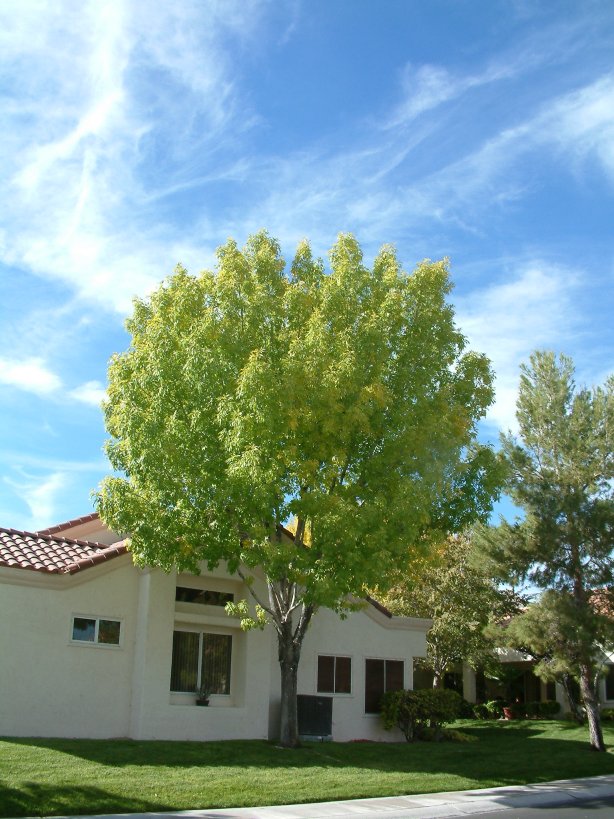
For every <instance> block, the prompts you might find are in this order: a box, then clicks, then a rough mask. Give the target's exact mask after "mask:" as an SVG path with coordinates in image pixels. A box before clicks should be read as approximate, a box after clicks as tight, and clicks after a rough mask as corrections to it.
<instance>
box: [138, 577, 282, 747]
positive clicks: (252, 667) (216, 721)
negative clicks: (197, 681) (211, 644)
mask: <svg viewBox="0 0 614 819" xmlns="http://www.w3.org/2000/svg"><path fill="white" fill-rule="evenodd" d="M216 581H217V584H216ZM256 582H258V581H256ZM177 583H178V581H177V576H176V575H175V574H174V573H173V574H169V575H165V574H163V573H162V572H158V571H150V572H148V573H146V574H144V575H143V577H142V579H141V611H140V624H139V625H140V630H141V633H142V635H143V639H142V641H141V644H140V646H139V651H138V653H137V654H136V656H135V675H134V696H133V713H132V722H131V728H130V735H131V736H133V737H135V738H138V739H161V738H164V739H186V740H216V739H241V738H243V739H245V738H250V739H258V738H260V739H264V738H266V737H267V734H268V692H269V688H270V667H271V663H270V656H269V655H270V650H271V641H270V635H269V633H268V631H266V632H260V631H253V632H249V633H244V632H242V631H241V629H240V627H239V622H238V620H237V619H234V618H230V617H228V615H226V613H225V612H224V610H223V609H221V610H218V611H215V610H213V607H210V606H206V607H200V606H197V605H194V604H181V603H179V604H176V603H175V587H176V585H177ZM186 584H187V585H193V586H195V587H200V588H215V587H216V588H217V589H218V590H233V591H235V599H236V600H238V599H241V598H242V597H245V596H246V589H245V588H244V587H243V585H242V584H241V583H238V582H237V581H236V580H235V579H234V578H232V577H231V576H230V575H228V574H227V573H225V572H224V571H223V569H219V570H217V571H215V572H212V573H210V572H207V574H206V576H205V577H203V576H199V577H196V576H191V575H187V576H186V575H184V576H182V577H181V578H180V582H179V585H186ZM203 609H206V610H207V611H206V612H205V613H202V611H203ZM177 627H179V628H181V627H183V628H187V629H192V630H199V629H202V630H205V631H214V632H216V631H217V632H219V633H223V634H231V635H232V637H233V653H232V663H231V691H230V695H229V696H223V695H219V696H212V697H211V699H210V705H209V706H208V707H198V706H196V705H195V699H196V697H195V695H194V694H180V693H171V691H170V672H171V660H172V643H173V630H174V629H175V628H177Z"/></svg>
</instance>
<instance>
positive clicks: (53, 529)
mask: <svg viewBox="0 0 614 819" xmlns="http://www.w3.org/2000/svg"><path fill="white" fill-rule="evenodd" d="M91 520H100V517H99V515H98V512H92V513H91V514H89V515H83V517H80V518H73V519H72V520H67V521H65V522H64V523H58V524H56V525H55V526H50V527H49V528H48V529H39V530H38V534H39V535H55V534H56V533H57V532H63V531H64V530H65V529H72V527H73V526H80V525H81V524H82V523H89V522H90V521H91Z"/></svg>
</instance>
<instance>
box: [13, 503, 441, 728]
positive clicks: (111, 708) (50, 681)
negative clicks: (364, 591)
mask: <svg viewBox="0 0 614 819" xmlns="http://www.w3.org/2000/svg"><path fill="white" fill-rule="evenodd" d="M256 582H258V581H256ZM247 596H248V595H247V590H246V588H245V587H244V586H243V584H242V582H241V581H240V580H239V579H238V578H237V577H236V576H232V575H230V574H228V572H226V571H225V570H224V568H222V567H221V566H220V567H219V568H218V569H217V570H216V571H213V572H209V571H206V570H205V569H203V573H202V574H201V575H198V576H196V575H191V574H177V573H170V574H165V573H164V572H162V571H159V570H157V569H145V570H141V569H138V568H136V567H135V566H134V565H133V563H132V559H131V556H130V554H129V552H128V551H127V550H126V546H125V544H124V542H123V541H122V540H118V538H117V536H116V535H115V534H114V533H113V532H110V531H109V530H108V529H107V528H106V527H105V526H104V525H103V524H102V522H101V521H100V519H99V518H98V516H97V515H96V514H91V515H87V516H85V517H82V518H78V519H76V520H72V521H68V522H67V523H64V524H60V525H58V526H54V527H52V528H50V529H46V530H44V531H40V532H36V533H28V532H21V531H16V530H14V529H0V620H1V622H2V629H0V656H1V657H2V662H1V663H0V691H1V692H2V696H1V697H0V735H4V736H48V737H91V738H110V737H131V738H134V739H176V740H184V739H187V740H207V739H211V740H214V739H238V738H269V737H270V738H274V737H275V735H276V732H277V730H278V722H279V720H278V714H279V679H280V674H279V666H278V663H277V650H276V638H275V633H274V631H273V629H272V628H267V629H265V630H264V631H252V632H248V633H245V632H242V631H241V629H240V628H239V623H238V620H236V619H234V618H232V617H229V616H228V615H227V614H226V612H225V610H224V608H223V606H224V604H225V603H226V602H227V601H228V600H233V599H234V600H240V599H242V598H245V597H247ZM429 626H430V621H429V620H423V619H417V618H407V617H393V616H392V615H391V614H390V613H389V612H388V611H387V610H386V609H385V608H384V607H383V606H380V605H379V604H378V603H377V602H376V601H372V600H371V601H366V602H365V606H364V608H363V609H361V610H359V611H357V612H354V613H352V614H350V615H349V616H348V617H347V619H346V620H341V619H340V618H339V617H338V616H337V615H336V614H335V613H334V612H332V611H330V610H326V609H322V610H320V611H319V612H318V613H317V614H316V615H315V617H314V619H313V622H312V624H311V627H310V629H309V631H308V633H307V636H306V638H305V642H304V646H303V651H302V655H301V662H300V668H299V683H298V691H299V694H300V695H311V696H313V697H316V696H317V697H321V698H331V700H332V728H331V735H332V739H334V740H339V741H346V740H353V739H371V740H398V739H401V735H400V734H398V735H397V734H396V733H395V732H387V731H384V730H383V728H382V726H381V722H380V719H379V716H378V714H377V708H378V700H379V697H380V696H381V694H382V693H383V692H384V691H386V690H393V689H395V688H400V687H404V688H411V687H412V684H413V660H414V658H416V657H421V656H424V654H425V649H426V632H427V630H428V628H429ZM201 684H203V685H206V687H207V688H208V689H209V691H210V692H211V696H210V701H209V706H208V707H199V706H197V704H196V695H195V693H194V692H195V689H196V688H197V687H198V686H200V685H201ZM303 702H304V703H306V704H307V705H309V706H310V707H312V706H313V707H316V710H317V707H318V704H317V701H315V700H307V699H305V700H304V701H303ZM324 704H326V705H327V707H330V701H329V700H326V701H325V702H324Z"/></svg>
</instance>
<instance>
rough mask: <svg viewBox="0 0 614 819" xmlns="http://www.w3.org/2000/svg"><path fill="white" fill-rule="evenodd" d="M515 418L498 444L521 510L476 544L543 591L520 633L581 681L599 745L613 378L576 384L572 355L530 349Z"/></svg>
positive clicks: (613, 502) (611, 529)
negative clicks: (600, 596) (601, 595)
mask: <svg viewBox="0 0 614 819" xmlns="http://www.w3.org/2000/svg"><path fill="white" fill-rule="evenodd" d="M516 416H517V419H518V427H519V435H518V438H516V437H514V436H513V435H509V434H508V435H505V436H503V437H502V444H503V454H504V457H505V459H506V461H507V463H508V466H509V484H508V489H509V492H510V495H511V497H512V499H513V500H514V501H515V503H516V504H517V505H518V506H519V507H520V508H521V509H522V510H523V511H524V515H525V516H524V518H523V519H522V520H516V522H515V523H513V524H510V523H508V522H506V521H502V522H501V525H500V526H498V527H496V528H493V529H490V530H484V531H482V534H481V545H482V547H483V549H484V550H485V552H486V554H487V555H488V556H489V557H490V558H491V560H492V561H493V566H494V567H495V570H496V571H497V572H498V574H499V576H501V577H503V578H504V579H507V580H511V581H518V580H520V581H528V582H529V583H531V584H532V585H533V586H536V587H537V588H539V589H542V590H545V591H547V594H546V595H544V596H543V597H542V600H541V602H540V604H539V607H538V608H536V609H533V610H532V611H531V612H530V613H529V614H528V615H525V616H524V619H523V620H522V621H521V623H520V624H519V627H520V629H521V633H522V634H523V639H524V640H525V642H526V644H527V645H528V647H529V648H531V646H533V650H534V651H535V652H536V653H538V654H540V653H542V652H544V651H546V650H547V653H548V655H549V656H550V657H551V664H552V668H558V669H559V670H560V671H561V672H562V671H563V670H565V669H567V671H571V672H572V673H573V675H574V676H575V677H576V678H577V679H578V681H579V684H580V692H581V696H582V700H583V703H584V706H585V708H586V713H587V717H588V723H589V731H590V742H591V745H592V747H593V748H595V749H597V750H604V744H603V737H602V732H601V724H600V720H599V708H598V699H597V690H596V679H597V676H598V671H599V668H600V665H601V659H600V652H601V651H602V649H603V648H604V639H605V638H606V637H607V632H608V629H607V628H606V623H607V619H604V618H603V616H602V612H600V611H599V607H598V606H595V591H596V590H598V589H602V588H603V587H607V586H610V585H611V584H612V580H613V566H614V564H613V561H612V550H613V548H614V488H613V483H612V480H613V478H614V449H613V444H614V378H612V377H611V378H609V379H608V380H607V381H606V383H605V385H604V386H603V387H596V388H594V389H592V390H591V389H576V386H575V382H574V367H573V363H572V361H571V360H570V359H569V358H567V357H565V356H560V357H558V358H557V357H556V356H555V355H554V354H553V353H551V352H536V353H534V354H533V355H532V356H531V358H530V363H529V365H528V366H527V365H523V367H522V374H521V378H520V388H519V395H518V403H517V413H516ZM572 624H573V625H572ZM555 625H556V626H557V627H555ZM565 632H567V633H568V639H562V637H563V634H564V633H565ZM557 634H558V637H557ZM608 639H609V638H608ZM610 645H611V643H610Z"/></svg>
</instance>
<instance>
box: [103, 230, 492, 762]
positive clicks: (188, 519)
mask: <svg viewBox="0 0 614 819" xmlns="http://www.w3.org/2000/svg"><path fill="white" fill-rule="evenodd" d="M217 258H218V264H217V270H216V271H215V272H203V273H201V274H200V275H198V276H191V275H188V273H187V272H186V271H185V270H184V269H182V268H178V269H177V271H176V272H175V274H174V275H173V276H171V277H170V278H169V279H168V280H166V281H165V282H164V283H163V285H162V286H161V287H160V288H159V289H158V290H157V291H155V292H154V293H153V294H152V295H151V297H150V298H149V299H147V300H138V301H136V302H135V305H134V314H133V316H132V317H131V318H130V319H129V321H128V323H127V328H128V330H129V332H130V333H131V336H132V344H131V346H130V348H129V349H128V350H127V351H126V352H124V353H122V354H120V355H116V356H114V357H113V359H112V361H111V363H110V367H109V391H108V401H107V403H106V406H105V417H106V425H107V429H108V431H109V433H110V435H111V440H110V441H109V442H108V445H107V452H108V455H109V459H110V461H111V464H112V466H113V467H114V468H115V469H116V470H117V471H118V472H120V473H123V476H122V477H117V476H114V477H108V478H107V479H106V480H105V481H104V482H103V484H102V486H101V489H100V492H99V494H98V498H97V507H98V510H99V512H100V514H101V517H102V518H103V520H105V521H106V522H107V523H108V524H109V525H110V526H111V527H113V528H114V529H116V530H118V531H124V532H129V533H130V534H131V550H132V553H133V555H134V558H135V559H136V561H137V562H139V563H141V564H152V565H157V566H160V567H162V568H163V569H166V570H169V571H170V570H172V569H173V568H174V567H177V568H178V569H180V570H184V571H185V570H188V571H193V572H198V571H199V562H200V561H205V562H206V563H207V564H208V566H209V567H212V566H214V565H216V564H217V563H218V562H219V561H220V560H225V561H227V565H228V568H229V570H230V571H231V572H237V573H238V574H239V575H240V576H241V577H242V578H244V579H245V580H246V583H247V587H248V588H249V589H250V591H251V592H252V594H253V595H254V596H256V591H255V588H256V586H254V585H253V584H252V583H251V579H252V577H253V572H254V571H256V570H257V568H258V567H260V569H261V570H262V571H263V572H264V575H265V577H266V582H267V586H268V596H267V597H264V598H262V597H260V598H258V597H256V602H257V604H258V606H259V609H258V611H259V614H260V615H261V618H260V619H262V618H263V617H266V619H268V620H269V621H270V622H271V623H272V624H273V626H274V628H275V629H276V631H277V636H278V657H279V663H280V669H281V690H282V695H281V697H282V701H281V741H282V743H283V744H285V745H288V746H293V745H295V744H297V742H298V736H297V719H296V680H297V668H298V663H299V658H300V652H301V646H302V641H303V637H304V635H305V632H306V629H307V627H308V625H309V622H310V620H311V618H312V617H313V615H314V613H315V612H316V610H317V609H318V607H320V606H328V607H330V608H332V609H334V610H336V611H339V612H342V611H343V610H344V609H347V608H348V607H350V606H351V605H352V600H354V604H355V598H356V597H361V596H364V594H365V589H366V588H369V587H371V588H372V587H374V586H375V585H376V584H378V583H379V584H381V585H383V586H384V587H385V585H386V578H387V577H388V576H389V574H390V572H391V570H392V569H393V568H394V567H395V566H396V565H397V564H398V562H399V560H400V559H404V560H406V559H407V555H408V553H410V552H411V551H412V550H414V551H420V550H424V549H425V548H427V546H428V543H429V538H430V534H431V532H433V531H435V530H436V531H448V530H459V529H460V528H462V527H463V526H464V525H466V524H467V523H468V522H469V521H470V520H472V519H474V518H475V517H476V516H483V515H484V514H486V513H487V511H488V508H489V504H490V499H491V495H492V489H493V487H492V478H491V467H492V464H493V461H494V455H493V453H492V452H491V451H490V450H489V449H488V448H485V447H482V446H479V445H477V444H476V441H475V425H476V421H477V420H478V419H479V418H480V417H481V416H482V415H483V413H484V411H485V409H486V407H487V406H488V405H489V404H490V402H491V400H492V386H491V373H490V369H489V364H488V361H487V360H486V359H485V358H484V356H482V355H478V354H476V353H473V352H464V348H465V339H464V337H463V336H462V334H461V333H460V332H459V331H458V329H457V328H456V327H455V324H454V318H453V310H452V307H451V306H450V304H449V303H448V302H447V300H446V298H447V295H448V293H449V290H450V283H449V278H448V270H447V265H446V263H445V262H436V263H430V262H425V263H423V264H420V265H419V266H418V267H417V268H416V270H415V271H414V272H413V273H412V274H411V275H407V274H406V273H404V272H403V271H402V270H401V269H400V266H399V262H398V260H397V258H396V255H395V253H394V250H393V249H392V248H390V247H388V246H385V247H383V248H382V250H381V251H380V253H379V254H378V255H377V257H376V259H375V261H374V263H373V267H372V269H368V268H367V267H366V266H365V265H364V264H363V259H362V254H361V250H360V248H359V246H358V244H357V242H356V241H355V239H354V238H353V237H352V236H349V235H342V236H340V237H339V239H338V241H337V243H336V244H335V245H334V247H333V248H332V250H331V252H330V271H329V272H326V271H325V268H324V265H323V263H322V262H321V261H320V260H316V259H314V258H313V257H312V254H311V251H310V248H309V245H308V244H307V243H302V244H301V245H300V246H299V247H298V250H297V252H296V255H295V257H294V260H293V262H292V264H291V266H290V267H289V269H287V268H286V264H285V262H284V260H283V259H282V257H281V255H280V249H279V246H278V244H277V242H276V241H274V240H273V239H272V238H270V237H269V236H268V235H267V234H266V233H264V232H262V233H258V234H256V235H255V236H253V237H251V238H250V239H249V241H248V242H247V244H246V246H245V248H244V249H243V250H240V249H239V248H238V247H237V245H236V243H235V242H234V241H229V242H228V243H227V244H226V245H224V246H223V247H221V248H220V249H219V251H218V255H217ZM291 519H294V521H295V526H294V537H293V539H289V538H287V537H286V536H283V535H282V533H281V531H280V525H282V524H284V522H287V521H289V520H291Z"/></svg>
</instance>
